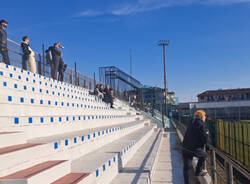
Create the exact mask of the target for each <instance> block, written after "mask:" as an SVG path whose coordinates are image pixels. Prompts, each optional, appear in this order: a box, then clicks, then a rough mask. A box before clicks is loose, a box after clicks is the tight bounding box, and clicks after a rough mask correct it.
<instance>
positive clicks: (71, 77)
mask: <svg viewBox="0 0 250 184" xmlns="http://www.w3.org/2000/svg"><path fill="white" fill-rule="evenodd" d="M70 84H73V71H72V70H70Z"/></svg>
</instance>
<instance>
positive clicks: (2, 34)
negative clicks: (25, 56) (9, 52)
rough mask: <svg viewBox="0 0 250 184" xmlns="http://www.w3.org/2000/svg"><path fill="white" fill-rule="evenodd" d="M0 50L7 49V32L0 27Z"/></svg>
mask: <svg viewBox="0 0 250 184" xmlns="http://www.w3.org/2000/svg"><path fill="white" fill-rule="evenodd" d="M0 48H7V32H6V30H5V29H4V28H3V27H2V26H0Z"/></svg>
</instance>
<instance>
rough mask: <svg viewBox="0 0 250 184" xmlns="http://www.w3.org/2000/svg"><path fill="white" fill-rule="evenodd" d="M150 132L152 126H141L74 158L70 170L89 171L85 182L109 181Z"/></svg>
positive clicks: (77, 171)
mask: <svg viewBox="0 0 250 184" xmlns="http://www.w3.org/2000/svg"><path fill="white" fill-rule="evenodd" d="M152 133H153V128H152V127H144V128H141V129H139V130H137V131H134V132H133V133H130V134H128V135H127V136H124V137H122V138H120V139H118V140H116V141H114V142H112V143H110V144H107V145H105V146H103V147H101V148H99V149H98V150H95V151H94V152H91V153H89V154H87V155H85V156H83V157H80V158H78V159H75V160H73V161H72V163H71V167H72V172H76V173H90V175H89V176H88V177H87V179H88V182H86V184H90V183H91V184H92V183H93V182H95V183H109V181H111V180H112V179H113V178H114V177H115V176H116V174H117V173H118V169H119V168H120V167H122V165H123V164H126V163H127V162H128V161H129V159H130V158H131V157H132V155H133V154H134V152H136V150H138V149H139V147H140V146H141V144H142V143H144V142H145V141H146V140H147V139H148V137H149V136H150V135H151V134H152Z"/></svg>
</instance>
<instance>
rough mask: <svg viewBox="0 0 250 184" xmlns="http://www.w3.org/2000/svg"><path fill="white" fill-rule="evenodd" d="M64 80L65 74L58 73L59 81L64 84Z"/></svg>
mask: <svg viewBox="0 0 250 184" xmlns="http://www.w3.org/2000/svg"><path fill="white" fill-rule="evenodd" d="M63 78H64V72H63V71H60V70H59V71H58V80H59V81H62V82H63Z"/></svg>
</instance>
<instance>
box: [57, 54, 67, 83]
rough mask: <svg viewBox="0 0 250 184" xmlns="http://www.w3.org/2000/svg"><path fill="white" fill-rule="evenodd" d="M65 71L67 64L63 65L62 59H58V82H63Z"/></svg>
mask: <svg viewBox="0 0 250 184" xmlns="http://www.w3.org/2000/svg"><path fill="white" fill-rule="evenodd" d="M66 69H67V64H65V63H64V61H63V59H62V58H61V59H60V62H59V67H58V80H59V81H61V82H63V79H64V72H65V71H66Z"/></svg>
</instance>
